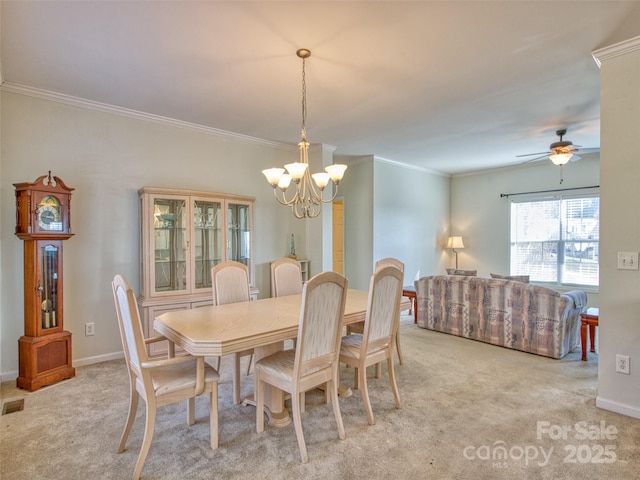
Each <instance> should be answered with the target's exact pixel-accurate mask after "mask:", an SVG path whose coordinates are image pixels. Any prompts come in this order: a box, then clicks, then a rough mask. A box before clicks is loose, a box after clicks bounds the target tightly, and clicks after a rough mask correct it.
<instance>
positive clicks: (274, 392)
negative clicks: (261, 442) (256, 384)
mask: <svg viewBox="0 0 640 480" xmlns="http://www.w3.org/2000/svg"><path fill="white" fill-rule="evenodd" d="M283 348H284V342H278V343H274V344H272V345H266V346H264V347H258V348H256V349H254V353H253V358H254V361H255V362H256V363H257V362H258V360H260V359H261V358H264V357H266V356H268V355H271V354H272V353H275V352H278V351H280V350H282V349H283ZM242 404H243V405H244V406H247V405H253V406H255V405H256V402H255V399H254V397H253V394H251V395H249V396H247V397H245V398H244V399H243V400H242ZM264 412H265V413H266V414H267V418H268V420H269V425H273V426H274V427H285V426H287V425H289V424H290V423H291V417H290V416H289V412H288V411H287V409H286V408H284V392H283V391H282V390H280V389H279V388H275V387H274V386H272V385H269V384H266V385H265V389H264Z"/></svg>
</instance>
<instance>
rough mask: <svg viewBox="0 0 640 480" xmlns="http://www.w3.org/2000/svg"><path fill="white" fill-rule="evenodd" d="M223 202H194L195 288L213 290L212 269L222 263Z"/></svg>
mask: <svg viewBox="0 0 640 480" xmlns="http://www.w3.org/2000/svg"><path fill="white" fill-rule="evenodd" d="M223 220H224V219H223V218H222V202H221V201H210V200H194V201H193V225H194V238H193V249H194V252H193V254H194V269H195V271H194V281H195V288H211V268H212V267H213V266H214V265H216V264H218V263H220V262H221V261H222V256H223V254H224V250H223V239H222V235H223V233H224V230H223V229H222V222H223Z"/></svg>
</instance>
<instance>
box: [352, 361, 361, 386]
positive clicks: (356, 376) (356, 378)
mask: <svg viewBox="0 0 640 480" xmlns="http://www.w3.org/2000/svg"><path fill="white" fill-rule="evenodd" d="M359 371H360V369H359V368H358V367H355V366H354V367H353V389H354V390H358V389H359V388H360V373H359Z"/></svg>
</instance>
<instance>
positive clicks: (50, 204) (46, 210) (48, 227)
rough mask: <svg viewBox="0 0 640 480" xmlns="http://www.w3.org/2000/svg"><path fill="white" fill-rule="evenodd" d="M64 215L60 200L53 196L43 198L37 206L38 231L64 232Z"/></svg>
mask: <svg viewBox="0 0 640 480" xmlns="http://www.w3.org/2000/svg"><path fill="white" fill-rule="evenodd" d="M62 215H63V214H62V206H61V205H60V200H58V199H57V198H56V197H55V196H53V195H47V196H45V197H42V198H41V199H40V201H39V203H38V204H37V206H36V230H38V231H41V232H62V230H63V224H62V221H63V218H62Z"/></svg>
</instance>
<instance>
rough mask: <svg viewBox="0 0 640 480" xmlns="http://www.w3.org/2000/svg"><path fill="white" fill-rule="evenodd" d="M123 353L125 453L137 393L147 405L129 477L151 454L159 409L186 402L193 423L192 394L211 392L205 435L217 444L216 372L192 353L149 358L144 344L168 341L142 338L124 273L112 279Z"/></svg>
mask: <svg viewBox="0 0 640 480" xmlns="http://www.w3.org/2000/svg"><path fill="white" fill-rule="evenodd" d="M111 285H112V288H113V298H114V301H115V305H116V314H117V317H118V325H119V327H120V336H121V337H122V347H123V350H124V357H125V360H126V364H127V370H128V372H129V390H130V401H129V414H128V416H127V422H126V424H125V427H124V432H123V433H122V437H121V439H120V444H119V446H118V453H122V452H124V449H125V444H126V442H127V438H128V436H129V432H131V427H132V426H133V422H134V420H135V417H136V410H137V409H138V401H139V399H140V397H142V399H143V400H144V401H145V404H146V424H145V429H144V438H143V440H142V447H141V448H140V454H139V455H138V461H137V462H136V466H135V469H134V471H133V479H134V480H136V479H138V478H139V477H140V472H141V471H142V467H143V465H144V461H145V459H146V457H147V454H148V453H149V447H150V446H151V439H152V438H153V432H154V428H155V418H156V410H157V408H158V407H161V406H163V405H168V404H171V403H177V402H179V401H182V400H188V401H187V423H188V424H189V425H193V424H194V421H195V419H194V414H195V413H194V412H195V397H196V396H198V395H200V394H202V393H203V392H209V396H210V400H209V435H210V441H211V449H213V450H215V449H216V448H218V380H219V376H218V372H216V371H215V369H213V368H212V367H211V366H209V365H206V364H205V363H204V359H203V357H200V358H194V357H192V356H190V355H185V356H179V357H170V358H163V359H157V360H156V359H150V358H149V357H148V354H147V347H146V345H147V344H149V343H153V342H158V341H163V340H164V341H167V339H166V338H164V337H153V338H148V339H145V338H144V335H143V332H142V322H141V321H140V314H139V313H138V305H137V303H136V298H135V295H134V293H133V290H132V289H131V287H130V286H129V284H128V283H127V281H126V279H125V278H124V277H123V276H122V275H116V276H115V277H114V279H113V282H112V284H111Z"/></svg>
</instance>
